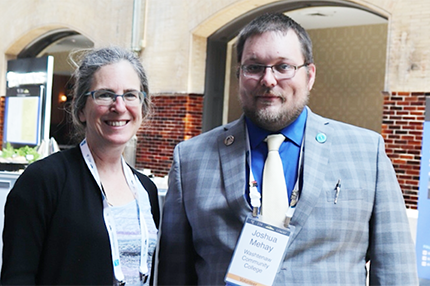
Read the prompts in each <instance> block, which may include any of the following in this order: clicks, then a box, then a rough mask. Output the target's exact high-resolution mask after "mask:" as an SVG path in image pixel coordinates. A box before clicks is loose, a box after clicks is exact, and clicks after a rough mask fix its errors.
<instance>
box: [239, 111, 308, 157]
mask: <svg viewBox="0 0 430 286" xmlns="http://www.w3.org/2000/svg"><path fill="white" fill-rule="evenodd" d="M307 115H308V111H307V108H303V111H302V113H300V115H299V117H297V119H296V120H294V121H293V122H292V123H291V124H290V125H288V126H287V127H285V128H284V129H281V130H280V131H279V132H276V133H282V134H284V136H285V137H287V138H288V139H289V140H290V141H291V142H293V143H294V144H296V145H297V146H300V145H301V144H302V141H303V135H304V133H305V125H306V119H307ZM245 121H246V126H247V128H248V134H249V141H250V142H249V143H250V145H251V149H254V148H255V147H257V145H258V144H260V143H261V142H263V140H264V139H265V138H266V137H267V135H269V134H271V133H274V132H272V131H268V130H265V129H263V128H260V127H258V126H257V125H255V124H254V123H253V122H252V121H251V120H250V119H249V118H247V117H246V116H245Z"/></svg>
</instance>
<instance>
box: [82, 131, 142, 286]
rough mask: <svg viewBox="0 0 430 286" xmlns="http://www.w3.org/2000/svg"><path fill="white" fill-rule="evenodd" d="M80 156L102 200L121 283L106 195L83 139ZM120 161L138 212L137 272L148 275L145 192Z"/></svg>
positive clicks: (121, 273)
mask: <svg viewBox="0 0 430 286" xmlns="http://www.w3.org/2000/svg"><path fill="white" fill-rule="evenodd" d="M80 148H81V152H82V156H83V157H84V160H85V163H86V164H87V166H88V169H89V170H90V172H91V174H92V175H93V177H94V179H95V180H96V182H97V185H98V186H99V188H100V191H101V194H102V198H103V218H104V221H105V225H106V229H107V231H108V235H109V241H110V246H111V251H112V264H113V271H114V275H115V278H116V279H117V280H118V281H119V282H122V281H123V280H124V274H123V272H122V269H121V261H120V259H119V250H118V239H117V233H116V229H115V222H114V217H113V215H112V213H111V209H110V207H109V204H108V201H107V198H106V195H105V193H104V190H103V187H102V184H101V181H100V176H99V173H98V171H97V166H96V164H95V162H94V159H93V156H92V155H91V151H90V149H89V147H88V144H87V140H86V139H84V140H83V141H82V142H81V144H80ZM121 161H122V168H123V171H124V174H125V178H126V180H127V184H128V186H129V187H130V189H131V191H132V192H133V194H134V196H135V198H136V200H137V202H138V203H137V212H138V219H139V223H140V231H141V250H140V266H139V271H140V273H141V274H143V275H148V274H149V273H148V272H149V269H148V262H147V259H148V244H149V242H148V239H149V234H148V228H147V226H146V222H145V218H144V215H143V211H142V210H143V207H142V200H143V197H144V196H143V195H142V194H144V193H142V192H145V190H144V188H143V186H142V184H140V183H137V182H138V179H137V177H136V175H134V174H133V172H132V171H131V169H130V168H129V167H128V165H127V163H126V162H125V160H124V158H121Z"/></svg>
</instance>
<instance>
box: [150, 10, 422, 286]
mask: <svg viewBox="0 0 430 286" xmlns="http://www.w3.org/2000/svg"><path fill="white" fill-rule="evenodd" d="M237 55H238V62H239V65H240V68H239V69H238V78H239V93H240V100H241V103H242V107H243V111H244V116H242V117H241V118H240V119H239V120H237V121H235V122H232V123H230V124H227V125H226V126H222V127H219V128H216V129H214V130H212V131H209V132H207V133H204V134H202V135H200V136H197V137H195V138H192V139H190V140H188V141H185V142H182V143H180V144H178V146H177V147H176V149H175V152H174V162H173V165H172V169H171V172H170V175H169V189H168V192H167V196H166V202H165V205H164V213H163V222H162V229H161V241H160V256H159V277H158V282H159V285H174V284H176V285H224V284H225V282H224V279H225V277H226V273H227V270H228V267H229V265H230V262H231V259H232V256H233V252H234V250H235V247H236V246H237V243H238V238H239V235H240V233H241V230H242V228H243V226H244V221H245V219H246V217H247V216H249V215H250V214H251V213H252V210H253V207H254V205H253V203H251V199H250V190H249V189H250V187H249V185H251V184H248V182H249V181H250V178H251V176H252V177H254V178H255V181H256V182H257V188H258V190H259V192H261V193H262V194H261V196H262V200H263V209H262V215H263V217H264V215H265V213H266V212H267V211H268V210H270V207H264V199H265V194H266V192H267V191H265V190H264V188H263V190H262V189H261V187H260V186H261V185H262V184H264V180H263V179H262V177H263V165H264V160H265V157H266V156H267V152H268V151H267V144H266V143H265V142H264V141H265V137H266V136H267V135H269V134H272V133H282V134H284V135H285V137H286V139H285V141H284V142H283V143H282V145H281V147H280V149H279V153H280V156H281V157H282V165H283V168H284V170H285V171H284V172H285V182H286V189H287V191H288V200H290V201H292V200H293V199H292V197H291V193H292V192H293V191H292V190H294V189H295V185H296V182H298V186H299V188H298V189H299V194H298V197H299V199H298V203H297V205H296V207H295V212H294V214H293V216H292V218H291V221H290V227H291V228H292V229H293V231H292V233H291V235H290V238H289V241H288V245H287V247H286V254H285V257H284V259H283V261H282V262H281V263H280V265H279V270H278V273H277V274H276V277H275V280H274V285H301V286H303V285H366V277H367V270H366V267H365V265H366V263H367V262H369V261H370V270H369V274H368V275H369V279H370V281H369V283H370V285H402V286H404V285H418V282H417V274H416V264H415V255H414V246H413V242H412V239H411V235H410V232H409V225H408V220H407V217H406V212H405V206H404V201H403V197H402V193H401V190H400V188H399V185H398V183H397V180H396V175H395V173H394V170H393V167H392V165H391V162H390V160H389V159H388V157H387V156H386V154H385V151H384V142H383V140H382V138H381V136H380V135H379V134H376V133H374V132H372V131H368V130H364V129H361V128H358V127H353V126H350V125H347V124H344V123H340V122H337V121H333V120H329V119H325V118H322V117H320V116H318V115H316V114H314V113H312V111H311V110H310V109H309V108H307V107H306V104H307V102H308V97H309V92H310V90H311V89H312V86H313V84H314V81H315V73H316V67H315V65H314V63H313V57H312V44H311V41H310V39H309V36H308V34H307V33H306V31H305V30H304V29H303V28H302V27H301V26H300V25H298V24H297V23H295V22H294V21H293V20H292V19H290V18H288V17H287V16H285V15H283V14H265V15H263V16H261V17H259V18H257V19H255V20H254V21H252V22H251V23H250V24H249V25H248V26H246V27H245V28H244V29H243V30H242V32H241V33H240V34H239V38H238V42H237ZM301 155H302V157H303V160H300V159H299V158H300V157H301ZM300 167H302V169H300ZM266 196H267V197H268V196H269V195H266ZM254 204H255V203H254ZM290 206H291V204H290ZM257 207H258V206H257ZM257 209H258V208H257ZM260 210H261V209H260Z"/></svg>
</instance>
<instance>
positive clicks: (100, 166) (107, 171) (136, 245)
mask: <svg viewBox="0 0 430 286" xmlns="http://www.w3.org/2000/svg"><path fill="white" fill-rule="evenodd" d="M75 80H76V82H75V91H74V99H73V107H72V116H73V121H74V123H75V125H76V127H78V128H80V129H81V130H82V131H83V132H84V134H85V139H84V140H83V141H82V142H81V143H80V144H79V146H76V147H75V148H72V149H70V150H67V151H62V152H57V153H55V154H53V155H51V156H49V157H47V158H45V159H43V160H40V161H37V162H35V163H33V164H31V165H29V166H28V167H27V169H26V170H25V171H24V173H23V174H22V175H21V176H20V177H19V179H18V180H17V182H16V183H15V186H14V188H13V189H12V190H11V192H10V194H9V196H8V198H7V203H6V206H5V224H4V234H3V239H4V249H3V267H2V273H1V274H2V275H1V282H2V284H3V285H5V284H23V285H28V284H43V285H79V284H92V285H97V284H98V285H109V284H110V285H115V284H117V285H118V284H123V283H124V282H125V283H126V284H127V285H129V284H131V285H146V284H148V283H149V281H148V280H149V279H148V277H149V276H151V275H150V274H151V269H152V267H151V264H152V258H153V257H154V249H155V245H156V239H157V228H158V224H159V206H158V196H157V189H156V186H155V185H154V184H153V183H152V181H151V180H150V179H148V178H147V177H146V176H144V175H142V174H140V173H138V172H136V170H134V169H133V168H131V167H130V166H128V165H127V164H126V163H125V161H124V159H123V158H122V153H123V151H124V148H125V145H126V143H127V142H128V141H129V140H130V139H131V138H132V137H133V136H134V135H135V134H136V132H137V130H138V128H139V126H140V125H141V123H142V120H143V118H144V117H145V116H146V115H147V114H148V107H149V103H150V102H149V97H148V84H147V78H146V75H145V72H144V70H143V67H142V65H141V63H140V62H139V60H138V59H137V58H136V57H135V56H134V55H133V54H132V53H131V52H128V51H126V50H123V49H121V48H117V47H109V48H102V49H98V50H93V51H90V52H89V53H87V54H86V55H85V56H84V57H83V60H82V61H81V64H80V67H79V68H78V69H77V70H76V72H75Z"/></svg>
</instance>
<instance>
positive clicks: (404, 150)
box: [382, 92, 430, 209]
mask: <svg viewBox="0 0 430 286" xmlns="http://www.w3.org/2000/svg"><path fill="white" fill-rule="evenodd" d="M428 95H430V93H424V92H391V93H384V110H383V122H382V136H383V137H384V140H385V147H386V152H387V155H388V157H389V158H390V159H391V161H392V162H393V166H394V169H395V170H396V174H397V178H398V180H399V184H400V187H401V188H402V192H403V197H404V199H405V204H406V207H407V208H411V209H417V201H418V186H419V179H420V164H421V142H422V133H423V122H424V116H425V114H424V113H425V97H426V96H428Z"/></svg>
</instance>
